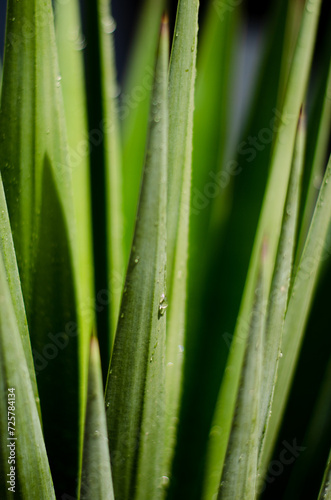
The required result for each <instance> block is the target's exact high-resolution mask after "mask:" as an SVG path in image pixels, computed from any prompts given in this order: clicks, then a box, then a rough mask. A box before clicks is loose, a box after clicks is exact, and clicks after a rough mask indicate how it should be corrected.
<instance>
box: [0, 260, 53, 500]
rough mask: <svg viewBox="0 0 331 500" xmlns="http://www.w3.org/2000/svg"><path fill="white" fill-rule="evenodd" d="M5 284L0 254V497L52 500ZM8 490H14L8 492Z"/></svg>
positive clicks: (50, 487)
mask: <svg viewBox="0 0 331 500" xmlns="http://www.w3.org/2000/svg"><path fill="white" fill-rule="evenodd" d="M7 278H8V275H7V274H6V271H5V266H4V262H3V258H2V253H0V371H1V377H0V413H1V419H0V430H1V448H0V475H1V478H2V480H1V482H0V494H1V498H3V499H13V498H16V497H19V498H21V499H22V500H28V499H29V498H47V499H48V498H49V499H54V500H55V493H54V488H53V483H52V477H51V474H50V470H49V464H48V460H47V454H46V449H45V443H44V439H43V435H42V429H41V424H40V419H39V415H38V410H37V405H36V400H35V395H34V392H33V388H32V385H31V379H30V376H29V369H28V365H27V362H26V357H25V352H24V348H23V344H22V340H21V335H20V330H19V325H18V323H17V321H16V313H15V310H14V306H13V303H12V297H11V292H10V290H9V286H8V282H7ZM11 394H14V397H13V396H11ZM9 401H13V402H14V404H13V405H12V404H11V403H9ZM13 417H14V419H13ZM9 419H11V422H12V424H11V425H10V423H8V427H7V422H9ZM11 429H13V430H11ZM11 433H13V434H11ZM12 459H15V460H14V461H11V460H12ZM10 467H13V468H14V469H10ZM10 471H14V478H15V480H14V483H13V484H11V483H8V481H10V479H11V478H10V476H9V474H10ZM13 486H14V490H10V488H11V487H13ZM13 491H14V492H15V493H13Z"/></svg>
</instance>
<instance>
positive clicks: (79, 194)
mask: <svg viewBox="0 0 331 500" xmlns="http://www.w3.org/2000/svg"><path fill="white" fill-rule="evenodd" d="M55 21H56V42H57V48H58V54H59V66H60V72H61V77H62V80H61V85H62V94H63V102H64V111H65V119H66V125H67V130H68V147H69V155H70V167H71V172H72V187H73V202H74V212H75V219H76V223H77V247H78V257H77V258H78V261H77V275H76V279H77V286H76V289H77V294H78V297H79V300H78V306H79V315H80V318H81V331H80V345H79V349H80V364H79V367H80V404H81V440H82V438H83V432H84V411H85V399H86V394H87V367H88V348H89V338H90V335H91V332H92V331H93V329H94V322H95V317H94V316H95V315H94V310H93V308H92V307H91V304H93V302H94V290H93V285H94V282H93V267H92V265H93V257H92V227H91V195H90V172H89V168H90V164H89V145H90V143H89V141H88V139H87V137H88V133H87V114H86V113H87V110H86V99H85V86H84V67H83V53H82V49H83V48H84V43H85V41H84V38H83V35H82V30H81V21H80V12H79V3H78V1H77V0H68V1H66V2H61V1H59V0H57V1H56V2H55ZM81 445H82V441H81Z"/></svg>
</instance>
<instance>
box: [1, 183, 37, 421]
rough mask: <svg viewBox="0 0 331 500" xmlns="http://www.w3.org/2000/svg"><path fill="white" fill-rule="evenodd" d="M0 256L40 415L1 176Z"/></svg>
mask: <svg viewBox="0 0 331 500" xmlns="http://www.w3.org/2000/svg"><path fill="white" fill-rule="evenodd" d="M0 254H1V256H2V259H3V263H4V266H5V270H6V274H7V281H8V287H9V290H10V294H11V300H12V304H13V308H14V311H15V318H16V322H17V326H18V330H19V333H20V336H21V341H22V346H23V349H24V354H25V360H26V364H27V366H28V369H29V374H30V379H31V385H32V389H33V393H34V396H35V400H36V403H37V408H38V412H39V413H40V404H39V397H38V388H37V382H36V374H35V371H34V365H33V358H32V353H31V344H30V337H29V330H28V325H27V321H26V315H25V308H24V302H23V297H22V290H21V282H20V277H19V274H18V269H17V262H16V255H15V249H14V243H13V238H12V234H11V228H10V223H9V216H8V210H7V204H6V199H5V193H4V190H3V185H2V179H1V175H0Z"/></svg>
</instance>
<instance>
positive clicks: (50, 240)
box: [0, 0, 79, 494]
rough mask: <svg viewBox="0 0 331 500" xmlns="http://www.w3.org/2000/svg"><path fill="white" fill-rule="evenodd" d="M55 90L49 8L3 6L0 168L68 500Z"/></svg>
mask: <svg viewBox="0 0 331 500" xmlns="http://www.w3.org/2000/svg"><path fill="white" fill-rule="evenodd" d="M60 87H61V77H60V73H59V69H58V63H57V53H56V44H55V33H54V20H53V12H52V3H51V1H50V0H47V1H46V2H45V1H42V0H34V1H30V0H22V1H20V2H16V1H15V0H9V2H8V16H7V35H6V45H5V56H4V73H3V87H2V95H1V112H0V165H1V172H2V178H3V184H4V190H5V195H6V200H7V205H8V212H9V217H10V224H11V228H12V234H13V240H14V245H15V251H16V256H17V263H18V269H19V273H20V278H21V283H22V291H23V298H24V303H25V308H26V315H27V320H28V326H29V332H30V337H31V345H32V352H33V357H34V361H35V368H36V372H37V380H38V388H39V393H40V400H41V411H42V418H43V429H44V436H45V442H46V446H47V451H48V456H49V461H50V466H51V469H52V475H53V480H54V485H55V489H56V491H57V492H59V493H62V492H63V491H66V492H67V493H68V494H69V493H74V492H75V483H74V478H75V476H76V474H77V457H78V454H77V449H78V444H77V443H78V432H79V431H78V429H79V425H78V424H79V404H78V402H79V388H78V372H79V369H78V339H77V322H78V321H77V308H76V303H77V302H76V293H75V285H76V283H77V281H76V271H77V268H76V255H77V254H76V238H75V217H74V206H73V197H72V184H71V173H70V166H69V160H70V159H69V154H68V149H67V138H66V127H65V119H64V110H63V101H62V93H61V88H60ZM63 387H66V390H65V391H64V390H63ZM49 394H52V397H51V398H50V397H49ZM63 408H65V412H64V411H63ZM64 449H65V450H66V453H65V454H63V450H64Z"/></svg>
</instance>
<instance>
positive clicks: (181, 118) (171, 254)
mask: <svg viewBox="0 0 331 500" xmlns="http://www.w3.org/2000/svg"><path fill="white" fill-rule="evenodd" d="M198 12H199V2H198V0H194V1H189V0H181V1H180V2H179V4H178V9H177V18H176V25H175V31H174V40H173V46H172V52H171V60H170V74H169V163H168V165H169V170H168V175H169V178H168V221H167V228H168V242H167V244H168V251H167V256H168V261H167V286H168V291H169V304H170V307H169V317H168V323H167V347H166V399H167V421H166V451H165V472H164V474H165V475H168V474H169V468H170V464H171V460H172V455H173V451H174V445H175V437H176V431H177V426H176V422H177V420H178V412H179V403H180V396H181V390H182V364H183V351H184V344H185V339H184V333H185V327H186V317H185V316H186V299H187V294H186V290H187V258H188V241H189V240H188V238H189V211H190V190H191V170H192V137H193V110H194V89H195V76H196V55H197V41H198Z"/></svg>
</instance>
